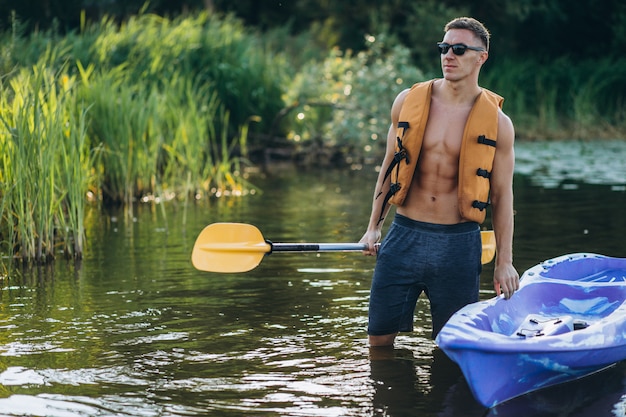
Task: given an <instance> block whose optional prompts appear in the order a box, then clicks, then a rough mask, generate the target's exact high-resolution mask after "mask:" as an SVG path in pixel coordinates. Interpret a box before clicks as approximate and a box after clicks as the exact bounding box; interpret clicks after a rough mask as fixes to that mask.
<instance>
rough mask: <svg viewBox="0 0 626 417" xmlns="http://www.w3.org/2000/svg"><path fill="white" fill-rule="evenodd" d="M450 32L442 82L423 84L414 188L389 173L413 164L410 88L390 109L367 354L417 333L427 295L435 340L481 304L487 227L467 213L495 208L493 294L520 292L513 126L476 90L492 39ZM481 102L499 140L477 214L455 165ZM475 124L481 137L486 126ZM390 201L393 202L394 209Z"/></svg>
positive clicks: (456, 23) (456, 27) (369, 235)
mask: <svg viewBox="0 0 626 417" xmlns="http://www.w3.org/2000/svg"><path fill="white" fill-rule="evenodd" d="M444 32H445V35H444V38H443V41H442V42H441V43H440V44H438V46H439V51H440V53H441V67H442V71H443V78H441V79H436V80H432V81H431V82H427V83H429V84H430V86H431V87H430V93H429V95H430V106H429V111H428V112H427V113H426V114H427V119H426V121H425V122H422V123H421V124H423V126H424V127H423V129H424V130H423V135H421V136H422V139H421V140H422V145H421V151H420V150H418V152H419V157H418V158H417V161H416V162H414V171H413V173H412V176H410V177H408V178H410V179H409V180H408V184H402V183H401V182H400V179H399V178H400V174H397V176H396V178H395V179H394V175H389V173H388V170H389V171H391V172H394V171H395V170H396V169H398V167H403V166H404V165H407V166H408V165H409V161H411V157H412V156H415V155H416V154H415V152H412V151H411V149H410V146H409V145H408V143H405V144H404V145H406V148H402V147H400V148H398V145H399V143H401V139H403V137H401V136H402V134H401V132H402V131H401V130H399V129H398V128H399V125H398V124H399V123H400V125H402V121H401V120H400V117H401V109H402V106H403V104H404V103H405V101H408V100H407V95H408V94H409V90H408V89H407V90H404V91H402V92H401V93H400V94H399V95H398V96H397V97H396V99H395V100H394V103H393V105H392V108H391V119H392V125H391V126H390V128H389V132H388V135H387V147H386V153H385V158H384V160H383V163H382V167H381V171H380V174H379V176H378V180H377V183H376V190H375V192H374V199H373V204H372V213H371V216H370V220H369V225H368V227H367V231H366V233H365V234H364V235H363V237H362V238H361V242H362V243H367V244H368V247H369V248H370V249H369V250H366V251H364V254H365V255H371V256H373V255H378V259H377V263H376V269H375V272H374V277H373V279H372V288H371V296H370V306H369V325H368V335H369V343H370V346H391V345H393V343H394V340H395V337H396V335H397V334H398V332H404V331H412V329H413V314H414V310H415V306H416V302H417V298H418V296H419V295H420V294H421V293H422V291H424V292H425V293H426V295H427V296H428V298H429V300H430V309H431V315H432V319H433V333H432V337H433V338H435V337H436V335H437V334H438V332H439V331H440V330H441V327H442V326H443V325H444V324H445V322H446V321H447V320H448V319H449V318H450V316H451V315H452V314H454V312H456V311H457V310H459V309H460V308H461V307H463V306H464V305H466V304H469V303H472V302H475V301H478V290H479V276H480V272H481V263H480V257H481V241H480V228H479V223H480V222H482V219H484V214H482V219H481V218H478V220H476V217H475V216H473V215H467V214H465V213H464V211H468V210H474V211H475V212H483V211H484V209H485V206H486V202H487V201H489V200H490V203H491V212H492V225H493V229H494V232H495V236H496V253H497V256H496V263H495V269H494V278H493V281H494V288H495V291H496V293H497V294H498V295H500V294H504V297H506V298H507V299H508V298H510V297H511V296H512V295H513V293H514V292H515V290H517V289H518V287H519V275H518V273H517V271H516V270H515V268H514V267H513V254H512V246H513V187H512V185H513V184H512V183H513V167H514V162H515V156H514V150H513V142H514V136H515V132H514V128H513V123H512V122H511V119H509V117H508V116H507V115H505V114H504V113H503V112H502V110H501V109H500V108H499V106H500V105H501V101H502V100H501V98H500V97H499V96H497V95H495V94H493V93H491V92H489V91H487V90H484V89H483V88H481V87H480V86H479V85H478V75H479V72H480V69H481V67H482V65H483V64H484V63H485V61H486V60H487V57H488V56H489V53H488V50H489V32H488V31H487V29H486V28H485V27H484V26H483V25H482V24H481V23H480V22H478V21H477V20H475V19H472V18H457V19H454V20H452V21H451V22H449V23H448V24H447V25H446V26H445V28H444ZM481 94H484V96H489V97H495V98H494V99H493V100H498V99H499V100H500V102H499V105H498V106H495V105H491V107H492V109H493V110H491V111H492V114H493V117H492V118H491V119H490V120H492V122H491V125H492V126H494V125H495V129H496V130H495V131H494V132H497V134H494V136H495V137H494V138H492V139H494V140H490V139H489V138H487V142H488V144H490V145H491V146H492V149H495V152H492V154H493V157H492V158H491V161H492V164H493V165H492V166H491V170H490V173H488V174H489V175H488V182H487V190H489V187H490V190H489V191H485V192H487V193H488V194H489V195H488V198H487V199H486V200H485V205H484V206H483V207H482V208H480V211H478V210H476V209H475V208H468V209H464V208H463V207H462V203H463V202H462V201H461V198H460V196H459V187H460V186H459V181H460V180H459V177H460V173H459V171H460V169H459V166H460V156H461V148H462V142H463V138H464V131H465V129H466V124H468V125H469V124H470V123H469V121H468V120H469V118H470V111H471V110H472V109H473V107H475V105H476V103H477V102H478V101H479V100H478V98H479V96H481ZM425 101H427V99H426V100H425ZM405 114H406V113H403V115H405ZM496 121H497V125H496ZM411 123H412V124H413V125H415V123H413V122H411ZM418 124H419V123H418ZM476 124H478V125H479V128H482V127H481V126H482V125H483V124H484V123H481V122H478V123H476ZM407 125H408V122H407ZM405 127H406V126H405ZM410 127H414V126H410ZM492 131H493V130H492ZM482 138H483V139H484V138H485V136H482ZM404 139H405V141H407V142H408V139H407V138H404ZM473 141H474V142H475V141H476V137H474V138H473ZM403 149H404V151H406V152H407V153H408V157H407V159H406V161H405V160H404V159H402V158H400V159H401V160H400V162H398V163H394V158H395V159H396V160H397V159H398V157H397V156H398V155H400V156H402V155H403V154H402V152H399V151H402V150H403ZM411 153H412V155H411ZM396 162H397V161H396ZM390 166H391V169H389V167H390ZM402 169H405V168H404V167H403V168H402ZM474 171H475V169H474ZM485 172H487V171H485ZM396 181H397V183H396ZM398 183H399V184H398ZM396 185H399V187H398V188H400V189H402V187H403V186H404V192H405V193H406V196H405V197H404V198H403V201H400V202H399V203H398V202H394V200H393V193H394V190H395V187H396ZM462 188H465V187H462ZM469 188H470V189H471V188H472V187H471V186H470V187H469ZM390 189H392V192H391V193H390ZM396 191H397V190H396ZM388 195H391V196H392V198H391V200H389V197H388ZM385 196H387V197H385ZM390 202H391V203H393V204H396V205H397V209H396V214H395V218H394V220H393V223H392V225H391V226H390V228H389V231H388V233H387V235H386V237H385V239H384V241H383V242H382V244H381V246H380V248H379V249H377V248H376V246H375V243H376V242H378V241H379V240H380V238H381V229H382V226H383V219H384V217H385V216H386V215H387V213H388V211H389V209H390ZM474 202H479V200H475V201H474ZM478 207H480V205H479V206H478ZM478 217H480V214H479V216H478Z"/></svg>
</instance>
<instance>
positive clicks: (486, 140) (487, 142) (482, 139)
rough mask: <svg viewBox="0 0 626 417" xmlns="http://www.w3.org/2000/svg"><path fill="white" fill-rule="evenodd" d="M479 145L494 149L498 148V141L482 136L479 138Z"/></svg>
mask: <svg viewBox="0 0 626 417" xmlns="http://www.w3.org/2000/svg"><path fill="white" fill-rule="evenodd" d="M478 143H480V144H482V145H487V146H493V147H494V148H495V147H496V141H495V140H493V139H489V138H486V137H485V135H480V136H479V137H478Z"/></svg>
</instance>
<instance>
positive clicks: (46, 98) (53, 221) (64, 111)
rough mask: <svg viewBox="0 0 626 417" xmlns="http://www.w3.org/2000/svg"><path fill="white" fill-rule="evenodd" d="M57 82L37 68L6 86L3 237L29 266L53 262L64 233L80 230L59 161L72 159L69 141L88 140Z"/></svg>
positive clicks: (45, 70) (0, 134) (0, 135)
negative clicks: (67, 151) (74, 121)
mask: <svg viewBox="0 0 626 417" xmlns="http://www.w3.org/2000/svg"><path fill="white" fill-rule="evenodd" d="M58 78H59V77H58V76H57V74H54V73H52V72H51V71H50V70H49V69H48V68H47V67H46V66H45V65H38V66H35V67H33V68H32V69H29V70H22V71H20V72H19V74H18V75H17V76H15V77H13V78H12V79H11V80H10V81H9V83H8V85H3V86H2V105H1V109H2V112H1V113H0V120H1V121H2V127H3V128H2V129H1V130H0V142H1V143H2V151H3V152H2V154H3V158H2V167H1V168H2V173H3V181H2V184H3V187H2V189H1V190H0V192H1V193H2V200H3V202H2V206H1V207H2V220H3V222H2V224H3V229H2V235H3V241H6V242H7V245H8V246H9V248H8V250H9V253H12V254H13V253H14V254H16V255H17V256H19V257H20V258H22V259H24V260H31V259H32V260H36V261H38V262H45V261H46V260H49V259H51V258H54V256H55V244H56V239H55V237H56V235H57V232H58V230H63V229H59V227H60V226H66V228H67V229H69V230H72V232H73V231H75V230H77V225H76V224H74V223H75V222H76V219H75V217H73V218H66V213H68V212H73V211H75V210H76V209H77V208H76V207H75V206H73V204H74V203H75V200H74V199H71V198H70V197H71V196H69V195H68V193H67V191H66V190H65V187H64V186H63V184H62V179H61V175H62V173H63V172H62V170H61V169H60V166H59V160H60V158H62V157H68V155H65V154H64V153H63V152H64V150H65V149H66V147H65V145H66V143H70V142H69V141H68V140H67V138H66V136H70V137H71V138H72V139H74V140H77V139H83V138H80V135H81V134H80V132H78V133H74V132H73V130H74V126H73V125H71V124H70V120H69V119H70V118H69V115H70V114H71V113H72V112H73V111H75V108H74V107H73V106H72V105H71V100H70V99H68V97H69V94H70V92H69V91H64V89H63V87H61V86H59V85H58V83H57V79H58ZM69 165H70V166H71V165H72V164H69ZM79 200H80V199H79ZM72 235H73V233H72ZM74 237H75V238H78V239H79V240H80V237H78V236H76V235H74Z"/></svg>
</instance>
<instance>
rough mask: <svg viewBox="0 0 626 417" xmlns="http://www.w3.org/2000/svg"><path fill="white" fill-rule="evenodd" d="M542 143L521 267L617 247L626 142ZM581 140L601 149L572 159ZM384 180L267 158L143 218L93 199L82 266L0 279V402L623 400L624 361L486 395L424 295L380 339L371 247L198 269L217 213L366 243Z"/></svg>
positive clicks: (548, 411) (282, 233)
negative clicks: (195, 198)
mask: <svg viewBox="0 0 626 417" xmlns="http://www.w3.org/2000/svg"><path fill="white" fill-rule="evenodd" d="M525 146H527V147H528V149H526V148H524V147H525ZM533 146H535V145H532V144H528V145H526V144H525V145H523V146H521V147H520V149H519V151H518V157H519V158H521V159H520V163H519V165H518V166H519V169H520V170H522V171H523V172H524V175H520V174H518V175H516V178H515V187H516V190H515V194H516V207H515V209H516V224H517V228H516V233H515V262H516V266H517V267H518V269H519V270H520V271H523V270H524V269H526V268H528V267H530V266H533V265H535V264H536V263H538V262H541V261H543V260H544V259H549V258H553V257H555V256H559V255H562V254H564V253H572V252H580V251H589V252H596V253H602V254H606V255H612V256H620V255H621V256H624V246H623V236H624V234H625V233H626V218H625V217H624V216H623V208H624V207H626V190H622V189H620V188H619V187H620V186H622V185H624V183H625V181H624V179H626V175H625V174H623V171H621V169H622V167H623V165H619V164H620V163H622V164H623V162H615V161H614V160H615V159H616V158H615V157H614V156H615V154H616V152H618V151H619V152H621V153H622V154H624V152H623V151H622V148H619V146H623V144H617V145H610V146H607V147H606V152H605V153H604V154H603V153H602V152H601V151H600V150H601V149H602V146H597V147H595V148H594V149H593V150H592V151H587V150H586V149H587V148H586V147H585V148H584V151H583V150H581V149H583V148H582V147H579V148H573V147H572V148H571V149H570V147H569V145H566V146H565V148H567V150H568V152H569V153H564V155H566V157H564V158H565V159H566V163H563V164H560V163H559V164H560V165H559V164H556V163H552V162H551V163H547V161H549V160H551V161H553V160H555V159H558V157H550V158H552V159H548V158H547V156H546V154H550V153H555V152H556V153H558V151H559V150H560V149H561V148H560V147H557V148H554V149H552V150H549V151H548V150H544V149H543V146H544V145H543V144H538V145H536V146H537V148H536V149H535V150H533V148H532V147H533ZM550 146H551V147H552V146H556V145H550ZM585 146H587V145H586V144H585ZM616 147H617V148H616ZM572 149H578V151H577V152H573V151H572ZM533 152H534V154H533ZM544 152H545V153H546V154H544ZM587 152H593V158H594V159H595V160H603V161H604V162H598V163H596V162H595V161H594V165H593V168H592V169H588V168H587V167H585V168H580V169H579V168H578V167H579V166H580V163H583V164H587V161H588V159H587V156H586V155H587V154H586V153H587ZM598 152H600V153H598ZM583 154H584V155H583ZM533 155H535V156H534V157H533ZM535 159H537V160H541V161H539V162H541V164H540V163H539V162H538V161H536V160H535ZM570 159H571V160H570ZM555 165H556V166H560V167H561V168H560V170H556V171H555V170H554V169H553V167H554V166H555ZM565 168H567V169H565ZM581 169H582V170H584V171H585V172H586V175H585V176H580V177H575V176H574V175H575V174H576V173H577V172H579V170H581ZM606 170H609V171H611V172H610V173H606V172H604V171H606ZM615 173H617V174H615ZM375 178H376V172H375V171H374V170H367V171H359V172H333V171H323V172H311V173H306V172H295V171H294V172H289V173H287V174H279V173H274V174H272V175H270V176H267V177H262V178H258V180H257V181H256V182H255V183H257V184H258V185H259V186H260V187H261V188H262V189H263V190H264V193H263V194H259V195H254V196H249V197H248V198H245V199H230V200H217V201H215V200H213V201H211V202H201V203H200V204H198V205H197V206H194V207H192V208H188V209H186V211H185V210H183V208H182V207H174V206H170V207H168V210H167V213H166V214H167V217H166V218H163V217H162V216H161V215H160V214H159V210H155V209H153V208H151V207H147V206H146V207H140V208H138V209H137V210H135V213H136V218H134V219H125V218H124V217H123V215H120V213H116V212H111V213H102V215H100V214H98V213H96V214H91V215H90V217H89V221H90V222H91V223H89V225H88V234H89V237H90V246H89V248H88V253H87V254H86V256H85V259H84V260H83V262H82V265H81V266H80V267H79V268H76V267H75V266H74V265H73V264H68V263H65V262H64V261H59V262H57V263H56V264H55V265H54V266H53V267H51V268H48V269H42V270H39V271H38V270H34V271H20V270H17V271H15V273H14V274H13V275H12V276H11V277H10V279H8V280H4V281H2V284H1V285H2V288H1V289H0V415H3V416H4V415H6V416H23V415H29V416H64V417H65V416H112V415H115V416H121V417H124V416H150V417H151V416H203V415H219V416H242V415H254V416H298V417H303V416H364V415H381V416H382V415H386V416H413V415H419V416H425V417H429V416H469V417H472V416H484V415H487V414H488V415H492V416H496V415H506V416H515V415H520V416H521V415H524V416H561V415H565V414H563V413H564V411H562V410H567V415H570V416H585V415H591V414H590V413H591V412H592V411H593V416H594V417H596V416H620V415H624V409H625V408H626V398H625V393H626V368H625V366H626V365H624V364H620V365H618V366H616V367H615V368H613V369H610V370H608V371H606V372H603V373H600V374H598V375H594V376H592V377H590V379H585V380H581V381H576V382H574V383H571V384H567V385H563V386H560V387H554V389H547V390H542V391H540V392H537V393H534V394H530V395H527V396H524V397H522V398H519V399H516V400H513V401H510V402H507V403H505V404H502V405H500V406H498V407H496V408H495V409H493V410H491V411H487V410H484V409H482V408H481V407H480V406H479V405H478V404H477V403H476V401H475V400H474V399H473V398H472V396H471V393H470V391H469V388H468V386H467V384H466V382H465V381H464V379H463V377H462V375H461V373H460V371H459V369H458V367H456V365H454V364H453V363H452V362H451V361H450V360H448V359H447V358H446V357H445V356H444V355H442V354H441V352H440V351H439V350H438V349H437V348H436V347H435V346H434V344H433V342H432V341H431V340H430V320H429V316H428V313H427V311H428V305H427V303H426V302H425V301H424V300H419V301H418V310H417V311H416V331H415V332H414V333H412V334H410V335H403V336H400V337H399V339H398V343H397V345H396V348H395V349H391V350H388V351H385V352H382V353H383V354H381V355H374V354H372V352H371V351H370V350H369V348H368V346H367V343H366V334H365V327H366V322H367V302H368V295H369V283H370V278H371V274H372V270H373V267H374V262H373V259H372V258H366V257H363V256H361V255H360V254H358V253H356V254H355V253H348V254H343V253H325V254H278V253H277V254H272V255H271V256H269V257H267V258H266V259H264V260H263V262H262V263H261V264H260V265H259V266H258V267H257V268H255V269H254V270H253V271H250V272H248V273H244V274H230V275H221V274H212V273H204V272H199V271H196V270H194V269H193V268H192V267H191V263H190V259H189V257H190V253H191V248H192V246H193V242H194V239H195V237H196V236H197V233H198V232H199V231H200V230H201V229H202V228H203V227H204V226H206V225H207V224H209V223H212V222H215V221H238V222H245V223H252V224H256V225H257V226H259V228H260V229H261V231H262V232H263V234H264V236H266V237H267V238H269V239H271V240H273V241H276V242H297V241H309V242H312V241H318V242H344V243H345V242H356V241H357V240H358V239H359V238H360V236H361V235H362V233H363V228H364V227H365V224H366V221H367V217H368V215H369V210H370V201H371V193H372V191H371V187H372V186H373V184H374V181H375ZM584 178H594V179H596V180H597V179H598V178H602V181H603V182H602V184H597V183H593V184H589V183H587V182H585V180H584ZM620 178H621V179H622V180H621V182H620V181H618V180H619V179H620ZM548 179H549V181H548ZM596 182H597V181H596ZM548 184H549V186H548ZM113 217H115V219H116V220H115V221H112V220H111V219H112V218H113ZM183 219H184V220H183ZM492 272H493V265H486V266H485V268H484V271H483V280H482V284H481V297H482V298H488V297H491V296H493V288H492V283H491V273H492ZM486 366H489V365H488V364H487V365H486Z"/></svg>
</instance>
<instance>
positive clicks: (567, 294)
mask: <svg viewBox="0 0 626 417" xmlns="http://www.w3.org/2000/svg"><path fill="white" fill-rule="evenodd" d="M436 343H437V345H438V346H439V347H440V348H441V349H442V350H443V351H444V352H445V353H446V354H447V355H448V356H449V357H450V358H451V359H452V360H453V361H455V362H456V363H457V364H458V365H459V366H460V368H461V370H462V371H463V374H464V376H465V379H466V380H467V382H468V384H469V387H470V389H471V390H472V393H473V394H474V396H475V397H476V399H477V400H478V401H479V402H480V403H481V404H483V405H484V406H486V407H493V406H495V405H496V404H499V403H502V402H504V401H506V400H509V399H511V398H514V397H517V396H520V395H523V394H526V393H528V392H531V391H535V390H538V389H541V388H545V387H548V386H551V385H555V384H559V383H563V382H567V381H571V380H574V379H578V378H582V377H584V376H586V375H589V374H592V373H594V372H597V371H600V370H602V369H604V368H607V367H609V366H612V365H614V364H615V363H617V362H619V361H622V360H624V359H626V258H612V257H608V256H602V255H596V254H590V253H578V254H572V255H565V256H561V257H558V258H554V259H551V260H548V261H545V262H543V263H541V264H539V265H537V266H535V267H533V268H531V269H529V270H527V271H526V272H525V273H524V274H523V275H522V279H521V282H520V289H519V291H517V292H516V293H515V295H514V296H513V297H512V298H511V299H509V300H506V299H504V297H502V296H500V297H495V298H492V299H490V300H486V301H480V302H477V303H474V304H470V305H468V306H466V307H464V308H463V309H461V310H459V311H458V312H457V313H456V314H454V315H453V316H452V317H451V318H450V320H449V321H448V323H447V324H446V325H445V326H444V327H443V329H442V330H441V332H440V333H439V335H438V336H437V338H436Z"/></svg>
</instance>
